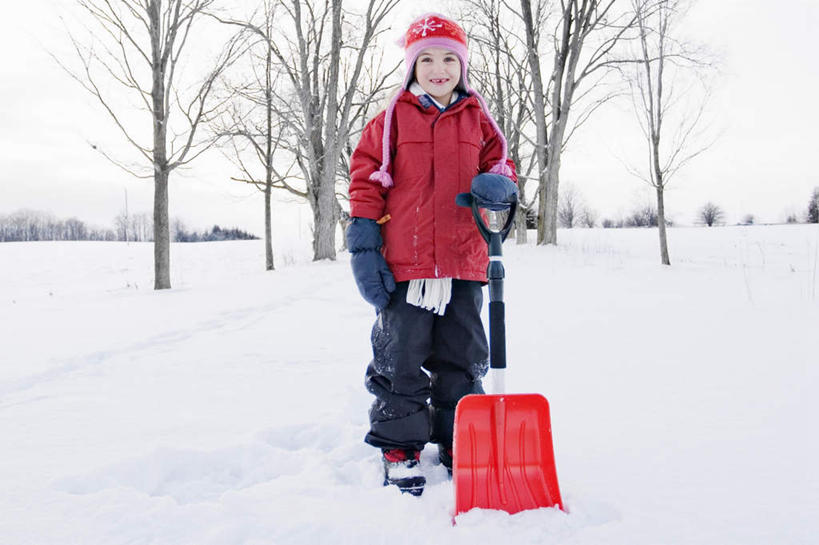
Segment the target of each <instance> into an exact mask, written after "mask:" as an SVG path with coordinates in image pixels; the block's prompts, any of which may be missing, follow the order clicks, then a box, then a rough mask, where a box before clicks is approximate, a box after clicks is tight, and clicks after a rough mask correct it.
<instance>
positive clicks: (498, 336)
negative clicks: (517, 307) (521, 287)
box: [468, 195, 518, 393]
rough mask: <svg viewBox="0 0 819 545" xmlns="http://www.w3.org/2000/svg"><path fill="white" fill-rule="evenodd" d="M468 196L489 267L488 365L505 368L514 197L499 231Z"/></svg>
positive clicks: (515, 202)
mask: <svg viewBox="0 0 819 545" xmlns="http://www.w3.org/2000/svg"><path fill="white" fill-rule="evenodd" d="M469 197H470V198H469V199H468V200H470V201H471V207H472V217H473V218H474V219H475V224H476V225H477V226H478V231H480V233H481V236H482V237H483V239H484V240H485V241H486V243H487V244H488V245H489V267H488V268H487V270H486V276H487V278H488V280H489V367H491V368H492V369H506V305H505V304H504V302H503V278H504V276H505V275H506V271H505V270H504V268H503V241H504V240H506V237H507V236H509V232H510V231H511V229H512V224H513V223H514V221H515V211H516V210H517V206H518V203H517V200H515V201H513V202H512V203H510V205H509V215H508V216H507V218H506V222H505V223H504V225H503V227H502V228H501V229H500V230H499V231H493V230H492V229H490V228H489V226H488V225H486V222H484V221H483V217H481V211H480V206H479V205H478V202H477V199H475V198H471V195H470V196H469ZM495 393H501V392H495Z"/></svg>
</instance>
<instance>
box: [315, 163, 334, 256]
mask: <svg viewBox="0 0 819 545" xmlns="http://www.w3.org/2000/svg"><path fill="white" fill-rule="evenodd" d="M322 177H323V178H326V179H324V180H322V182H321V186H319V194H318V201H317V202H316V206H315V207H314V209H313V228H314V229H315V233H314V236H315V240H316V244H315V253H314V255H313V261H318V260H320V259H335V258H336V223H337V219H338V218H337V217H336V191H335V170H334V169H329V170H325V171H324V172H322Z"/></svg>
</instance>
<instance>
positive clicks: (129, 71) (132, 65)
mask: <svg viewBox="0 0 819 545" xmlns="http://www.w3.org/2000/svg"><path fill="white" fill-rule="evenodd" d="M76 3H77V5H78V6H79V7H80V8H81V9H82V12H83V13H84V14H85V15H86V16H87V17H88V19H89V22H90V24H89V27H90V28H89V32H90V37H89V40H88V41H87V42H82V41H80V40H79V39H77V38H76V37H75V36H74V35H73V34H70V37H71V41H72V43H73V45H74V49H75V51H76V53H77V55H78V57H79V60H80V62H81V65H82V67H81V69H79V70H72V69H70V68H67V67H66V69H67V71H68V72H69V74H71V76H72V77H73V78H74V79H75V80H76V81H78V82H79V83H80V84H81V85H82V86H83V87H84V88H85V89H86V90H87V91H88V92H90V93H91V94H92V95H93V96H94V97H96V98H97V100H98V102H99V103H100V105H101V106H102V107H103V109H104V110H105V111H106V112H107V113H108V114H109V116H110V117H111V119H112V120H113V122H114V124H115V125H116V126H117V128H118V129H119V130H120V132H121V133H122V135H123V137H124V138H125V139H126V140H127V141H128V142H129V143H130V144H131V146H132V147H133V149H134V150H136V152H137V153H138V155H139V156H140V159H141V162H140V163H137V164H136V165H129V164H126V163H125V162H123V161H122V160H119V159H116V158H114V157H113V156H112V155H111V154H109V153H108V152H106V151H105V150H104V149H102V148H101V147H99V146H97V145H94V148H95V149H98V150H99V151H100V152H101V153H103V155H105V157H106V158H108V159H109V160H111V161H112V162H113V163H114V164H116V165H117V166H119V167H121V168H123V169H124V170H126V171H127V172H129V173H131V174H133V175H134V176H137V177H139V178H146V179H153V181H154V210H153V232H154V235H155V238H154V288H155V289H167V288H170V287H171V281H170V240H169V239H170V232H169V221H168V180H169V176H170V173H171V172H172V171H173V170H175V169H177V168H179V167H182V166H185V165H187V164H189V163H190V162H191V161H192V160H193V159H195V158H196V157H198V156H199V155H200V154H201V153H202V152H204V151H205V150H206V149H208V147H210V146H211V145H212V144H213V139H212V138H210V137H202V136H201V135H200V134H199V133H200V132H201V131H200V130H199V129H200V127H201V126H202V125H203V123H207V122H208V121H209V120H210V119H211V118H212V117H213V116H214V112H215V105H214V104H213V103H212V101H211V100H210V96H211V94H212V91H213V88H214V83H215V82H216V79H217V77H218V76H219V74H220V73H221V72H222V71H223V70H224V69H225V68H226V67H227V66H228V65H229V64H230V62H232V60H233V59H234V58H235V55H236V53H237V49H238V41H237V40H236V39H231V40H230V41H229V43H228V44H227V45H226V46H225V48H224V49H223V50H222V52H221V53H220V54H219V56H218V58H217V60H216V61H215V63H214V65H213V67H212V68H211V69H210V70H208V72H207V74H206V75H205V76H204V78H203V79H202V80H201V81H200V82H199V83H198V84H196V85H194V86H193V91H192V93H190V94H188V93H185V92H183V89H186V88H187V85H180V83H179V82H178V81H176V80H177V75H178V72H179V67H180V63H181V61H182V58H183V57H182V53H183V51H185V50H186V45H188V44H190V43H191V41H192V37H193V34H194V33H193V29H194V25H195V24H196V23H198V22H199V21H200V20H201V19H203V17H202V16H203V14H204V13H205V10H207V9H208V8H209V7H211V5H212V4H213V3H214V0H76ZM58 62H60V63H61V65H63V66H64V67H65V66H66V65H65V64H63V63H62V62H61V61H59V60H58ZM108 84H113V85H118V86H120V87H121V89H124V90H125V94H127V95H129V96H130V97H131V99H132V100H133V101H135V102H136V103H137V104H139V107H140V109H142V110H145V111H147V112H149V113H150V116H151V123H152V128H153V131H152V137H151V138H150V142H149V143H146V142H145V140H148V138H144V137H143V136H142V134H141V131H140V130H139V129H138V128H137V127H136V126H134V125H133V124H129V122H128V120H127V117H128V115H129V113H131V112H133V108H132V107H129V106H120V104H121V97H122V94H117V93H115V92H114V91H111V90H109V89H108ZM183 95H184V96H183Z"/></svg>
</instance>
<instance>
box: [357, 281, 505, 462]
mask: <svg viewBox="0 0 819 545" xmlns="http://www.w3.org/2000/svg"><path fill="white" fill-rule="evenodd" d="M408 285H409V283H408V282H399V283H398V285H397V288H396V290H395V291H394V292H393V294H392V297H391V298H390V303H389V305H388V306H387V308H385V309H384V310H382V311H381V313H380V314H379V315H378V318H377V319H376V322H375V325H374V326H373V331H372V345H373V360H372V361H371V362H370V365H369V366H368V367H367V374H366V386H367V390H369V391H370V393H372V394H373V395H375V397H376V399H375V402H374V403H373V405H372V407H371V408H370V432H369V433H368V434H367V436H366V438H365V441H366V442H367V443H369V444H371V445H373V446H375V447H379V448H384V449H395V448H401V449H411V450H422V449H423V448H424V445H425V444H426V443H428V442H430V441H432V442H435V443H441V444H443V445H445V446H447V447H449V446H451V445H452V426H453V421H454V418H455V406H456V405H457V404H458V401H459V400H460V399H461V398H462V397H463V396H465V395H467V394H473V393H476V394H480V393H483V387H482V386H481V378H482V377H483V376H484V375H486V371H487V369H488V367H489V363H488V349H487V342H486V334H485V332H484V329H483V324H482V323H481V316H480V312H481V305H482V304H483V292H482V291H481V283H480V282H472V281H465V280H453V281H452V298H451V300H450V303H449V305H447V307H446V313H445V314H444V315H443V316H439V315H436V314H435V313H433V312H431V311H429V310H424V309H422V308H420V307H416V306H414V305H411V304H409V303H407V302H406V298H407V287H408ZM428 403H429V404H428Z"/></svg>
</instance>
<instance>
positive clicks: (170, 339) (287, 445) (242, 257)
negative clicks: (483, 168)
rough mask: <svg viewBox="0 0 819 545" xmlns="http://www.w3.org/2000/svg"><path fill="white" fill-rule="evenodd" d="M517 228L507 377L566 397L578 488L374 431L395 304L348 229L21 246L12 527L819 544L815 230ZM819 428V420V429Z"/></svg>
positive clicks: (353, 537) (8, 508) (0, 365)
mask: <svg viewBox="0 0 819 545" xmlns="http://www.w3.org/2000/svg"><path fill="white" fill-rule="evenodd" d="M559 237H560V245H559V246H557V247H546V248H543V247H535V246H533V245H529V246H525V247H517V246H515V245H514V244H507V245H506V246H505V249H504V251H505V253H506V271H507V282H506V301H507V327H508V335H507V336H508V345H509V346H508V354H509V370H508V372H507V387H508V391H509V392H528V391H536V392H540V393H542V394H544V395H546V397H547V398H548V399H549V400H550V403H551V409H552V426H553V434H554V442H555V455H556V459H557V469H558V477H559V479H560V485H561V491H562V493H563V497H564V500H565V502H566V505H567V508H568V513H565V512H561V511H557V510H555V509H542V510H537V511H528V512H524V513H519V514H517V515H512V516H510V515H508V514H506V513H503V512H493V511H480V510H478V511H472V512H469V513H467V514H464V515H461V516H459V517H458V519H457V521H456V524H455V525H454V526H453V525H452V519H451V511H452V509H453V507H454V498H453V492H452V485H451V482H450V481H449V480H448V479H447V476H446V471H445V470H444V469H443V467H442V466H440V465H437V464H436V463H435V458H436V454H437V451H436V449H435V448H434V446H430V447H429V448H427V450H425V451H424V453H423V454H422V460H421V463H422V466H423V468H424V471H425V473H426V475H427V478H428V483H429V484H428V486H427V489H426V491H425V492H424V495H423V496H422V497H420V498H415V497H411V496H408V495H403V496H402V495H401V494H400V493H399V492H398V491H397V490H396V489H394V488H384V487H382V486H381V474H380V462H379V458H378V455H377V451H376V450H375V449H373V448H371V447H369V446H367V445H365V444H364V443H363V442H362V438H363V436H364V434H365V432H366V429H367V417H366V413H367V408H368V406H369V404H370V396H369V394H367V392H366V391H365V390H364V387H363V375H364V370H365V366H366V364H367V362H368V360H369V357H370V347H369V332H370V328H371V326H372V322H373V318H374V314H373V312H372V310H371V309H370V308H369V307H368V306H367V305H366V303H364V302H363V301H362V300H361V299H360V298H359V295H358V293H357V291H356V289H355V286H354V282H353V280H352V276H351V274H350V272H349V262H348V257H347V256H346V254H341V255H340V256H339V259H338V261H337V262H333V263H328V262H322V263H311V262H310V261H309V256H307V255H305V253H304V252H306V251H307V250H306V249H305V250H303V251H302V250H297V249H293V248H277V254H276V256H277V260H278V262H281V263H280V265H279V269H278V270H277V271H275V272H272V273H266V272H264V271H263V270H262V269H263V263H264V253H263V246H262V244H261V242H259V241H247V242H216V243H200V244H187V245H174V246H173V249H172V266H173V271H172V282H173V285H174V289H173V290H165V291H161V292H157V291H154V290H153V289H152V271H153V268H152V261H151V259H152V251H153V250H152V247H151V246H150V245H149V244H133V243H132V244H130V245H128V244H125V243H103V242H88V243H72V242H62V243H6V244H0V263H2V267H0V320H1V321H2V327H0V346H2V352H0V445H2V447H1V448H2V462H1V463H0V483H2V489H3V494H2V495H0V543H3V544H4V545H16V544H24V543H32V544H42V543H82V544H96V543H99V544H106V545H115V544H125V543H137V544H141V543H153V544H173V545H179V544H197V545H204V544H276V545H284V544H322V543H333V544H339V543H342V544H343V543H351V544H352V543H355V544H360V543H364V544H380V543H384V544H387V543H389V544H391V545H400V544H403V543H406V544H417V543H447V544H450V543H452V544H470V545H474V544H477V543H517V544H530V543H531V544H534V543H538V544H551V543H567V544H581V545H582V544H595V545H599V544H606V543H612V544H624V543H628V544H658V543H663V544H720V545H725V544H756V543H758V544H770V543H777V544H808V543H815V540H816V537H815V536H816V535H819V522H817V517H816V513H819V472H817V469H816V468H817V465H819V464H817V459H819V439H817V433H816V431H815V429H816V426H815V423H814V420H815V417H816V415H817V414H819V396H817V390H818V389H819V367H817V360H818V359H819V339H817V334H816V331H817V326H819V293H817V292H819V289H817V288H819V286H817V283H819V273H818V272H817V257H818V256H819V228H817V226H811V225H793V226H750V227H724V228H711V229H708V228H688V229H685V228H674V229H670V230H669V241H670V251H671V259H672V262H673V266H672V267H670V268H669V267H662V266H661V265H659V251H658V248H657V240H656V239H657V233H656V231H653V230H629V229H625V230H624V229H616V230H571V231H565V230H564V231H561V232H560V233H559ZM811 430H814V431H811Z"/></svg>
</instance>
